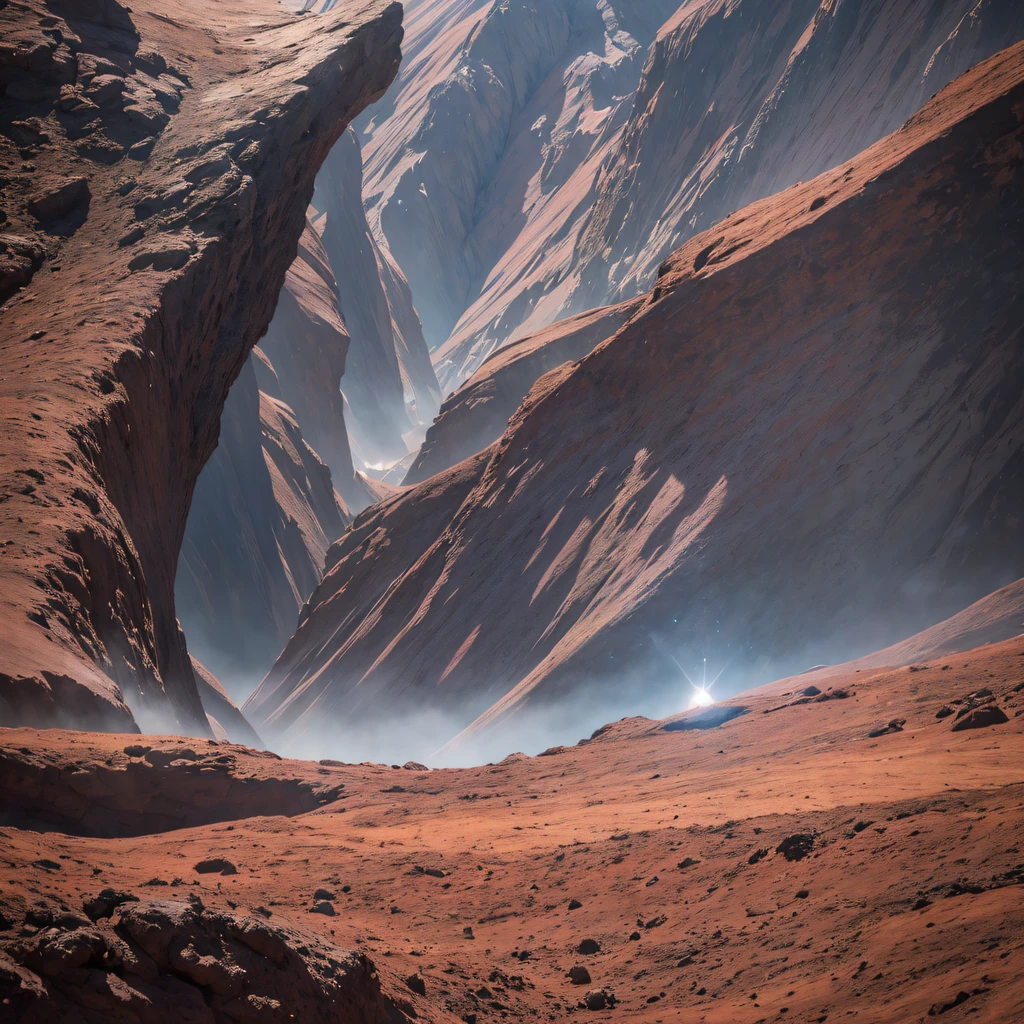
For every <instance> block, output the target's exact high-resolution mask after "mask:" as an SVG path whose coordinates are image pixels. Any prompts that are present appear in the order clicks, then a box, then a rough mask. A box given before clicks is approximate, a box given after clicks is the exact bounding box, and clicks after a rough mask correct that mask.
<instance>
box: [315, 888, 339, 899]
mask: <svg viewBox="0 0 1024 1024" xmlns="http://www.w3.org/2000/svg"><path fill="white" fill-rule="evenodd" d="M313 899H314V900H333V899H337V897H336V896H335V895H334V893H333V892H331V890H330V889H317V891H316V892H315V893H313Z"/></svg>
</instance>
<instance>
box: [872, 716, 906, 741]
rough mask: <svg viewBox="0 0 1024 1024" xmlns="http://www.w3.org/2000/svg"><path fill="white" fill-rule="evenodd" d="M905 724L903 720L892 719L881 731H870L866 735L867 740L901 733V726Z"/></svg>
mask: <svg viewBox="0 0 1024 1024" xmlns="http://www.w3.org/2000/svg"><path fill="white" fill-rule="evenodd" d="M906 724H907V720H906V719H905V718H894V719H893V720H892V721H891V722H890V723H889V724H888V725H887V726H885V727H884V728H882V729H872V730H871V732H869V733H868V738H869V739H875V738H877V737H878V736H888V735H889V734H890V733H894V732H903V726H905V725H906Z"/></svg>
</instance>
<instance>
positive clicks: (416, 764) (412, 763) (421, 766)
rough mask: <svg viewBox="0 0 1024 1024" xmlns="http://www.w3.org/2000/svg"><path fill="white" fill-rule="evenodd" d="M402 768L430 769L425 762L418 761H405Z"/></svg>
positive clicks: (412, 770)
mask: <svg viewBox="0 0 1024 1024" xmlns="http://www.w3.org/2000/svg"><path fill="white" fill-rule="evenodd" d="M402 767H403V768H405V769H407V770H408V771H411V772H429V771H430V769H429V768H428V767H427V766H426V765H425V764H420V763H419V761H406V762H405V764H403V765H402Z"/></svg>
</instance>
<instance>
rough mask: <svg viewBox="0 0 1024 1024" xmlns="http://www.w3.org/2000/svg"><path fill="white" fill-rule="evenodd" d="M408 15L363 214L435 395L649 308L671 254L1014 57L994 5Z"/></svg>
mask: <svg viewBox="0 0 1024 1024" xmlns="http://www.w3.org/2000/svg"><path fill="white" fill-rule="evenodd" d="M407 6H408V8H409V11H410V15H409V19H408V25H409V41H408V45H407V47H406V52H407V57H406V60H405V62H404V63H403V66H402V70H401V71H400V73H399V77H398V80H397V82H396V84H395V87H394V88H393V89H392V91H391V92H390V93H389V95H388V98H387V100H386V101H385V103H384V104H383V109H382V110H380V111H378V110H376V109H374V110H373V111H371V113H370V114H369V115H367V117H370V116H371V115H372V120H370V121H369V123H368V126H367V131H366V154H367V200H368V203H369V206H370V223H371V227H372V228H373V229H374V231H375V233H376V234H377V236H378V238H380V239H382V240H386V244H387V245H388V246H389V247H390V249H391V251H392V252H393V253H394V254H395V256H396V257H397V259H398V262H399V264H400V265H401V266H402V267H403V269H405V271H406V273H407V274H408V276H409V280H410V284H411V286H412V292H413V298H414V301H415V302H416V305H417V308H418V309H419V310H420V313H421V315H422V316H423V321H424V325H425V332H426V335H427V340H428V343H429V344H430V346H431V348H435V349H437V351H436V352H435V356H434V358H435V363H436V366H437V372H438V377H439V379H440V381H441V384H442V386H443V390H444V391H445V392H446V393H447V392H450V391H451V390H454V389H455V388H456V387H458V386H459V384H461V383H462V382H463V381H464V380H466V378H468V377H469V376H471V375H472V374H473V373H474V372H475V371H476V370H477V368H478V367H479V366H480V365H481V363H482V362H483V360H484V359H485V358H486V357H487V356H488V355H489V354H490V353H491V352H493V351H494V349H495V348H497V347H500V346H501V345H503V344H505V343H507V342H508V341H510V340H513V339H515V338H518V337H523V336H525V335H527V334H530V333H535V332H536V331H537V330H539V329H540V328H543V327H545V326H547V325H548V324H550V323H552V322H553V321H555V320H558V319H562V318H564V317H566V316H568V315H571V314H574V313H576V312H579V311H582V310H585V309H587V308H590V307H593V306H598V305H602V304H605V303H608V302H618V301H621V300H623V299H630V298H633V297H635V296H637V295H638V294H641V293H642V292H644V291H646V290H647V289H649V288H650V287H651V286H652V285H653V283H654V278H655V275H656V272H657V268H658V265H659V264H660V263H661V261H662V260H663V259H664V258H665V257H666V256H668V254H669V253H670V252H671V251H672V250H673V249H675V248H677V247H678V246H679V245H681V244H682V243H683V242H684V241H685V240H686V239H687V238H689V237H691V236H693V235H695V234H698V233H700V232H701V231H702V230H704V229H706V228H707V227H709V226H710V225H712V224H714V223H715V222H716V221H718V220H720V219H721V218H723V217H724V216H725V215H726V214H728V213H730V212H732V211H734V210H737V209H739V208H740V207H742V206H745V205H747V204H748V203H750V202H752V201H754V200H756V199H760V198H763V197H765V196H768V195H771V194H773V193H775V192H777V191H779V190H781V189H783V188H786V187H788V186H789V185H792V184H794V183H795V182H797V181H806V180H808V179H810V178H812V177H814V176H815V175H817V174H820V173H821V172H822V171H824V170H826V169H828V168H829V167H832V166H834V165H835V164H837V163H840V162H841V161H843V160H846V159H849V158H850V157H852V156H854V155H855V154H856V153H858V152H859V151H861V150H862V149H864V148H866V147H867V146H869V145H871V144H872V143H874V142H875V141H877V140H878V139H880V138H881V137H882V136H884V135H886V134H887V133H889V132H891V131H893V130H895V129H896V128H898V127H899V125H900V124H902V123H903V122H904V121H905V120H907V118H909V117H910V115H911V114H913V113H914V111H916V110H917V109H918V108H919V107H920V106H921V105H922V104H923V103H924V102H925V101H926V100H927V99H928V98H929V97H930V96H931V95H933V94H934V93H936V92H938V91H939V90H940V89H941V88H942V87H943V86H944V85H946V84H947V83H948V82H950V81H951V80H952V79H953V78H955V77H956V76H957V75H958V74H960V73H962V72H964V71H966V70H967V69H968V68H970V67H971V66H973V65H974V64H976V63H977V62H979V61H980V60H983V59H984V58H985V57H988V56H990V55H991V54H993V53H995V52H996V51H997V50H999V49H1001V48H1003V47H1005V46H1008V45H1010V44H1011V43H1013V42H1016V41H1017V40H1019V39H1021V38H1024V13H1022V10H1021V7H1020V5H1019V4H1015V3H1012V2H1009V0H953V2H938V0H910V2H903V0H868V2H865V3H858V4H848V3H847V4H836V3H833V2H831V0H786V2H784V3H778V2H776V0H688V2H686V3H679V2H678V0H672V2H668V3H664V2H659V3H649V2H648V3H643V4H641V3H633V2H630V0H612V2H610V3H608V2H600V3H598V2H595V0H560V2H558V3H550V4H544V5H538V4H532V3H519V4H496V3H490V2H484V0H449V2H446V3H423V2H413V3H410V4H408V5H407ZM478 447H482V445H479V446H478Z"/></svg>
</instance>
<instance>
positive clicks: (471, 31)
mask: <svg viewBox="0 0 1024 1024" xmlns="http://www.w3.org/2000/svg"><path fill="white" fill-rule="evenodd" d="M676 6H678V0H653V2H652V0H643V2H639V0H611V2H608V0H554V2H548V3H534V2H529V3H516V4H508V3H497V2H494V0H453V2H448V3H425V2H423V0H414V2H413V3H410V4H408V18H407V30H408V37H407V42H406V46H405V53H406V57H405V60H404V62H403V65H402V69H401V71H400V73H399V78H398V81H397V83H396V86H395V88H394V89H393V90H392V92H391V93H390V94H389V96H388V98H387V99H386V100H385V103H384V109H383V110H382V111H380V112H377V111H376V110H375V111H373V112H372V113H373V120H372V121H371V122H369V124H368V125H367V127H366V132H365V136H364V138H365V153H366V175H367V180H366V196H367V202H368V205H369V212H370V224H371V228H372V229H373V230H374V233H375V235H376V236H377V237H378V238H382V239H385V240H386V244H387V247H388V248H389V250H390V252H391V253H392V254H393V255H394V257H395V259H396V260H397V262H398V264H399V266H401V267H402V269H403V270H404V271H405V273H406V275H407V276H408V279H409V283H410V286H411V288H412V295H413V299H414V301H415V303H416V308H417V309H418V311H419V313H420V316H421V317H422V320H423V325H424V333H425V334H426V338H427V342H428V344H429V345H430V346H431V348H437V347H438V346H439V345H441V344H442V343H443V342H444V341H445V340H446V339H447V338H448V337H449V335H450V334H451V333H452V331H453V329H454V328H455V326H456V323H457V322H458V321H459V320H460V318H461V317H462V316H463V313H464V311H465V310H466V309H467V307H471V306H472V307H473V309H474V313H473V317H474V318H475V322H477V323H478V326H479V324H480V323H487V324H490V323H491V321H494V323H493V324H491V335H489V336H488V339H489V340H487V341H485V342H483V343H482V344H481V345H480V346H479V349H478V350H477V351H474V353H473V354H472V355H471V356H467V357H460V358H459V361H458V363H457V364H456V363H454V362H452V359H454V358H455V357H454V356H452V357H451V359H450V358H449V356H448V354H447V350H446V351H445V353H443V354H440V355H438V356H437V357H436V358H435V365H436V366H437V369H438V376H439V379H440V381H441V383H442V385H443V386H444V388H445V390H448V389H450V388H451V387H453V386H454V385H455V384H457V383H458V382H459V381H461V380H463V379H464V378H465V377H466V376H468V375H469V373H471V372H472V370H474V369H475V368H476V367H477V366H478V365H479V364H480V362H481V361H482V360H483V359H484V358H485V356H486V355H487V354H488V353H489V352H490V351H491V350H492V349H493V348H494V347H495V345H496V344H497V342H495V341H493V337H494V336H497V337H500V340H501V341H505V340H507V339H508V338H509V337H510V336H511V335H510V334H508V333H507V332H508V329H509V327H510V326H511V327H513V328H514V327H516V326H518V325H520V324H523V323H526V322H527V321H528V320H529V316H530V311H531V309H532V307H533V305H534V304H535V303H536V302H538V301H539V300H540V297H541V296H540V292H541V290H542V286H541V285H540V284H538V281H540V280H542V278H541V277H539V276H538V272H537V268H538V266H543V267H550V266H552V265H554V264H556V263H557V264H559V265H564V264H566V263H567V262H568V260H569V259H570V257H571V253H572V247H573V243H574V239H575V237H576V234H577V232H578V226H579V223H580V221H581V218H582V217H583V215H584V213H585V212H586V209H587V207H588V205H589V202H590V201H592V198H593V196H592V187H593V182H594V180H595V178H596V174H597V168H598V167H599V166H600V164H601V162H602V160H604V159H605V157H606V156H608V155H609V153H610V147H611V145H612V143H613V142H614V139H615V137H616V133H617V132H618V131H619V130H620V129H621V127H622V124H623V122H624V120H625V118H626V116H627V115H628V113H629V110H630V100H631V96H632V93H633V91H634V90H635V88H636V85H637V82H638V81H639V76H640V70H641V67H642V63H643V59H644V55H645V53H646V49H647V46H648V45H649V44H650V42H651V41H652V40H653V39H654V34H655V32H656V31H657V28H658V25H660V24H661V22H662V21H663V20H664V19H665V18H666V17H668V16H669V15H670V14H671V13H672V11H673V10H674V9H675V8H676ZM556 276H557V275H556ZM543 280H544V281H545V286H547V285H550V284H551V281H552V275H551V274H550V273H548V275H547V277H546V278H543ZM512 302H514V308H510V309H506V307H508V306H509V304H510V303H512ZM552 319H553V318H552ZM545 322H550V320H549V321H545ZM541 325H542V324H540V323H538V326H541Z"/></svg>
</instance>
